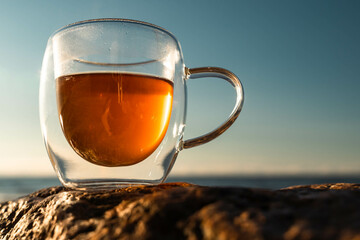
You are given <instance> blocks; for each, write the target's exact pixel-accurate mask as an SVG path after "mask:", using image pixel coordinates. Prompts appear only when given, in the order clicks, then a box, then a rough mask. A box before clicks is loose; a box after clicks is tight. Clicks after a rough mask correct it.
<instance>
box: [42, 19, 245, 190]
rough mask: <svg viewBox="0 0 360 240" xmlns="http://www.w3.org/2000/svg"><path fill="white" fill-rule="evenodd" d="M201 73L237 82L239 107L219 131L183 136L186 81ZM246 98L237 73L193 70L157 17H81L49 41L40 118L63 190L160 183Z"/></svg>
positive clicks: (201, 69) (217, 132)
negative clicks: (150, 20)
mask: <svg viewBox="0 0 360 240" xmlns="http://www.w3.org/2000/svg"><path fill="white" fill-rule="evenodd" d="M201 77H218V78H222V79H225V80H226V81H227V82H229V83H231V84H232V86H233V87H234V89H235V91H236V95H237V97H236V102H235V106H234V109H233V111H232V112H231V113H230V115H229V117H228V119H227V120H226V121H225V122H224V123H223V124H222V125H221V126H219V127H218V128H217V129H215V130H213V131H212V132H210V133H207V134H205V135H203V136H200V137H197V138H194V139H189V140H183V134H184V128H185V115H186V101H187V100H186V81H187V80H188V79H192V78H201ZM242 104H243V89H242V85H241V83H240V81H239V79H238V78H237V77H236V76H235V75H234V74H233V73H231V72H229V71H227V70H225V69H222V68H216V67H204V68H193V69H191V68H190V69H189V68H186V67H185V65H184V60H183V56H182V52H181V48H180V44H179V42H178V41H177V40H176V38H175V37H174V35H172V34H171V33H170V32H168V31H167V30H165V29H163V28H161V27H158V26H155V25H153V24H149V23H145V22H140V21H134V20H125V19H96V20H88V21H82V22H78V23H74V24H71V25H68V26H66V27H63V28H61V29H60V30H58V31H56V32H55V33H54V34H53V35H52V36H51V37H50V38H49V41H48V44H47V48H46V51H45V56H44V60H43V65H42V70H41V83H40V122H41V129H42V133H43V137H44V141H45V145H46V148H47V152H48V155H49V158H50V160H51V163H52V165H53V167H54V169H55V171H56V173H57V175H58V177H59V179H60V181H61V182H62V184H63V185H64V186H66V187H70V188H74V189H103V188H105V189H106V188H118V187H123V186H127V185H133V184H158V183H161V182H163V181H165V178H166V177H167V175H168V174H169V172H170V170H171V168H172V166H173V164H174V162H175V159H176V157H177V155H178V153H179V152H180V151H181V150H182V149H186V148H191V147H194V146H197V145H200V144H203V143H206V142H208V141H210V140H212V139H214V138H216V137H217V136H219V135H220V134H221V133H223V132H224V131H225V130H226V129H228V128H229V127H230V125H231V124H232V123H233V122H234V121H235V119H236V118H237V116H238V115H239V113H240V110H241V108H242Z"/></svg>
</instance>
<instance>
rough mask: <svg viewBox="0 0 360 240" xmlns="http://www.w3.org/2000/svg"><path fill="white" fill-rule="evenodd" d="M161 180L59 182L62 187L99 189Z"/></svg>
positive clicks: (84, 189)
mask: <svg viewBox="0 0 360 240" xmlns="http://www.w3.org/2000/svg"><path fill="white" fill-rule="evenodd" d="M162 182H163V181H150V182H147V181H146V182H144V181H126V180H109V179H106V180H103V179H101V180H99V179H96V180H93V181H79V182H64V181H61V183H62V184H63V185H64V187H66V188H69V189H72V190H79V191H101V190H107V191H109V190H116V189H120V188H128V187H138V186H151V185H157V184H160V183H162Z"/></svg>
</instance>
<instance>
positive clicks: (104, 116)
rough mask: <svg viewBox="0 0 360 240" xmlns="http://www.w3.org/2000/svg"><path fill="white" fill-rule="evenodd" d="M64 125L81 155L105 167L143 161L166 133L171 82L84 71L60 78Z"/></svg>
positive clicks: (171, 89) (69, 140) (157, 78)
mask: <svg viewBox="0 0 360 240" xmlns="http://www.w3.org/2000/svg"><path fill="white" fill-rule="evenodd" d="M56 87H57V91H56V92H57V104H58V112H59V118H60V124H61V127H62V130H63V132H64V135H65V138H66V139H67V141H68V142H69V144H70V145H71V147H72V148H73V149H74V151H75V152H76V153H77V154H78V155H80V156H81V157H82V158H83V159H85V160H87V161H89V162H91V163H94V164H98V165H103V166H109V167H111V166H128V165H133V164H136V163H139V162H141V161H142V160H144V159H146V158H147V157H148V156H149V155H151V154H152V153H153V152H154V151H155V149H156V148H157V147H158V146H159V145H160V143H161V141H162V140H163V138H164V136H165V133H166V131H167V128H168V125H169V121H170V115H171V109H172V98H173V83H172V81H169V80H167V79H163V78H159V77H155V76H149V75H140V74H132V73H112V72H97V73H80V74H73V75H65V76H61V77H59V78H57V79H56Z"/></svg>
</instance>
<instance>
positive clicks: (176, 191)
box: [0, 183, 360, 240]
mask: <svg viewBox="0 0 360 240" xmlns="http://www.w3.org/2000/svg"><path fill="white" fill-rule="evenodd" d="M0 239H7V240H11V239H60V240H61V239H64V240H65V239H226V240H227V239H286V240H287V239H342V240H345V239H360V184H322V185H310V186H295V187H290V188H286V189H281V190H276V191H270V190H262V189H250V188H225V187H202V186H196V185H191V184H187V183H169V184H162V185H158V186H139V187H129V188H123V189H118V190H114V191H94V192H82V191H73V190H67V189H65V188H63V187H53V188H48V189H43V190H40V191H38V192H35V193H32V194H30V195H28V196H25V197H22V198H19V199H17V200H14V201H8V202H4V203H1V204H0Z"/></svg>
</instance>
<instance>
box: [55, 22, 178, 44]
mask: <svg viewBox="0 0 360 240" xmlns="http://www.w3.org/2000/svg"><path fill="white" fill-rule="evenodd" d="M96 22H99V23H100V22H123V23H134V24H139V25H143V26H147V27H152V28H155V29H157V30H160V31H162V32H164V33H166V34H168V35H169V36H171V37H172V38H173V39H174V40H175V41H176V42H178V40H177V39H176V37H175V35H174V34H172V33H171V32H170V31H168V30H166V29H165V28H163V27H160V26H158V25H155V24H152V23H148V22H144V21H140V20H134V19H127V18H95V19H88V20H83V21H78V22H74V23H70V24H68V25H65V26H63V27H61V28H59V29H57V30H56V31H55V32H54V33H53V34H52V35H51V38H52V37H54V36H55V35H56V34H58V33H60V32H62V31H64V30H66V29H69V28H72V27H76V26H79V25H83V24H89V23H96Z"/></svg>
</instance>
